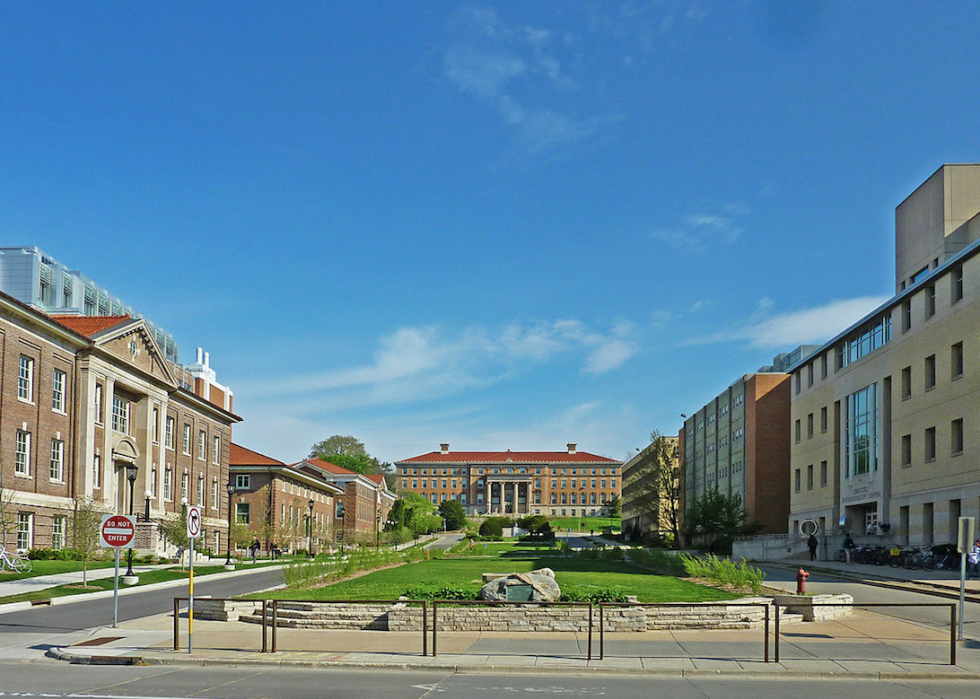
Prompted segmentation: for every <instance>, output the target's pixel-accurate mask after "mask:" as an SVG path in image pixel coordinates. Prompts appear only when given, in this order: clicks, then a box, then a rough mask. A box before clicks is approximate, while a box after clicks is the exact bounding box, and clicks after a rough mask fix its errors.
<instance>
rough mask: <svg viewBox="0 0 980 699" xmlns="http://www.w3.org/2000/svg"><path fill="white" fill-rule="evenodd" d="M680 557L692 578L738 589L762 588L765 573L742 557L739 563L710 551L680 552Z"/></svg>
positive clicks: (753, 589) (754, 590)
mask: <svg viewBox="0 0 980 699" xmlns="http://www.w3.org/2000/svg"><path fill="white" fill-rule="evenodd" d="M680 559H681V562H682V563H683V565H684V570H685V572H686V573H687V574H688V575H689V576H690V577H692V578H704V579H705V580H713V581H715V582H717V583H721V584H723V585H732V586H733V587H736V588H739V589H742V588H746V587H748V588H751V589H752V591H753V592H756V593H758V592H760V591H761V590H762V581H763V580H765V578H766V574H765V573H763V572H762V571H761V570H759V569H758V568H753V567H752V566H750V565H748V564H747V563H746V562H745V559H744V558H743V559H742V561H741V563H735V562H734V561H731V560H729V559H727V558H718V557H717V556H715V555H714V554H712V553H709V554H708V555H707V556H703V557H695V556H690V555H688V554H686V553H682V554H681V555H680Z"/></svg>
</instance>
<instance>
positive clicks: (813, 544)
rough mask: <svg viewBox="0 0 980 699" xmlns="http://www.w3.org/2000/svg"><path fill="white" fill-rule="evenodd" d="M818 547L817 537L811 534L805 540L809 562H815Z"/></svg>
mask: <svg viewBox="0 0 980 699" xmlns="http://www.w3.org/2000/svg"><path fill="white" fill-rule="evenodd" d="M819 545H820V542H818V541H817V537H816V536H814V535H813V534H811V535H810V538H809V539H807V540H806V547H807V548H808V549H810V560H811V561H815V560H817V546H819Z"/></svg>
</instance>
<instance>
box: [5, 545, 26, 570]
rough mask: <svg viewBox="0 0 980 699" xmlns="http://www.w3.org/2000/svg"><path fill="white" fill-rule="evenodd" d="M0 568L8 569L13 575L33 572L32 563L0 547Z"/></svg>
mask: <svg viewBox="0 0 980 699" xmlns="http://www.w3.org/2000/svg"><path fill="white" fill-rule="evenodd" d="M0 568H9V569H10V570H12V571H14V572H15V573H30V572H31V571H32V570H34V561H32V560H31V559H30V558H25V557H23V556H21V555H19V554H17V553H14V552H12V551H11V552H8V551H7V549H5V548H4V547H3V546H0Z"/></svg>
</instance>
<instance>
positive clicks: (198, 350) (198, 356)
mask: <svg viewBox="0 0 980 699" xmlns="http://www.w3.org/2000/svg"><path fill="white" fill-rule="evenodd" d="M203 352H204V350H203V349H201V348H200V347H198V348H197V363H198V364H200V363H201V362H202V361H203V360H202V357H203V354H202V353H203Z"/></svg>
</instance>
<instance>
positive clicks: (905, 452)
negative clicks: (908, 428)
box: [902, 434, 912, 467]
mask: <svg viewBox="0 0 980 699" xmlns="http://www.w3.org/2000/svg"><path fill="white" fill-rule="evenodd" d="M911 465H912V435H910V434H903V435H902V466H903V467H908V466H911Z"/></svg>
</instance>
